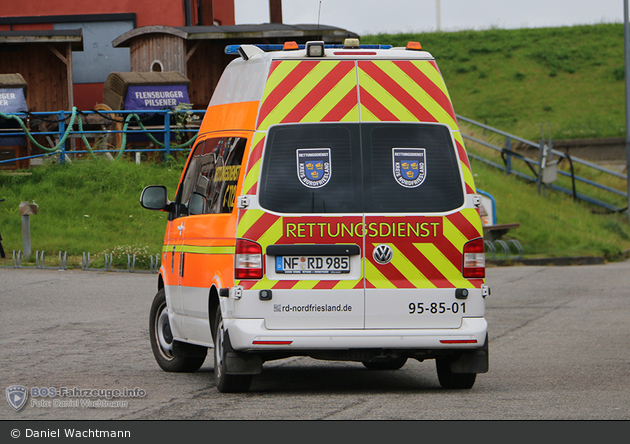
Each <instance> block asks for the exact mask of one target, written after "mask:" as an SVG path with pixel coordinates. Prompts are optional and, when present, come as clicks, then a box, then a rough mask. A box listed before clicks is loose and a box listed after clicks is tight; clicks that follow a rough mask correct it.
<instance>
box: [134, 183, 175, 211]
mask: <svg viewBox="0 0 630 444" xmlns="http://www.w3.org/2000/svg"><path fill="white" fill-rule="evenodd" d="M169 203H170V202H169V201H168V194H167V192H166V187H165V186H163V185H149V186H148V187H145V188H144V190H142V194H141V195H140V205H142V207H143V208H146V209H147V210H163V209H165V208H166V206H167V205H168V204H169Z"/></svg>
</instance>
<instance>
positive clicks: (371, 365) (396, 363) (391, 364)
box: [363, 356, 407, 370]
mask: <svg viewBox="0 0 630 444" xmlns="http://www.w3.org/2000/svg"><path fill="white" fill-rule="evenodd" d="M406 362H407V358H406V357H405V356H396V357H393V358H392V357H390V358H387V359H379V360H372V361H363V365H364V366H365V368H367V369H369V370H398V369H400V368H402V366H403V365H405V363H406Z"/></svg>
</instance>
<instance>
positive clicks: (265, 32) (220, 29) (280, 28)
mask: <svg viewBox="0 0 630 444" xmlns="http://www.w3.org/2000/svg"><path fill="white" fill-rule="evenodd" d="M151 33H163V34H171V35H176V36H178V37H181V38H183V39H185V40H232V41H238V40H242V41H248V42H251V40H269V39H272V40H277V41H278V42H280V41H284V40H288V39H297V40H305V39H308V40H324V41H326V42H327V43H342V42H343V40H344V39H345V38H347V37H351V38H358V37H359V36H358V34H355V33H354V32H351V31H348V30H346V29H343V28H337V27H335V26H328V25H317V24H301V25H286V24H284V23H261V24H258V25H229V26H179V27H171V26H144V27H142V28H135V29H132V30H131V31H128V32H126V33H124V34H123V35H121V36H119V37H117V38H116V39H115V40H114V41H112V45H113V46H114V47H129V45H130V43H131V40H133V38H134V37H138V36H141V35H145V34H151Z"/></svg>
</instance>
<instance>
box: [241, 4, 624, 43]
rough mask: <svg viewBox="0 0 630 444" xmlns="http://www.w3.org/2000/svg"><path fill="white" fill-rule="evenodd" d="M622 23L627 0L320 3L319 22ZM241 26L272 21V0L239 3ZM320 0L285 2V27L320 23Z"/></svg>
mask: <svg viewBox="0 0 630 444" xmlns="http://www.w3.org/2000/svg"><path fill="white" fill-rule="evenodd" d="M438 4H439V5H440V8H439V10H440V14H439V28H440V29H441V30H442V31H459V30H464V29H477V30H479V29H488V28H491V27H495V28H505V29H508V28H535V27H552V26H571V25H578V24H595V23H623V5H624V0H321V18H320V22H321V23H322V24H325V25H331V26H337V27H340V28H345V29H347V30H349V31H352V32H356V33H358V34H360V35H361V34H375V33H379V32H383V33H396V32H431V31H435V30H437V29H438V14H437V7H436V6H437V5H438ZM234 5H235V16H236V17H235V18H236V24H237V25H239V24H256V23H268V22H269V1H268V0H234ZM319 7H320V0H282V18H283V22H284V23H286V24H303V23H317V16H318V12H319Z"/></svg>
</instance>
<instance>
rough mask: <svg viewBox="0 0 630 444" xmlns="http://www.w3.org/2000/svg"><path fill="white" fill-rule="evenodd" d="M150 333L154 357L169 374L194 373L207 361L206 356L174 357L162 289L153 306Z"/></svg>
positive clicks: (171, 335) (164, 295) (171, 334)
mask: <svg viewBox="0 0 630 444" xmlns="http://www.w3.org/2000/svg"><path fill="white" fill-rule="evenodd" d="M149 317H150V322H149V333H150V340H151V349H152V350H153V356H155V360H156V361H157V363H158V365H159V366H160V367H161V368H162V370H164V371H167V372H194V371H197V370H199V368H200V367H201V366H202V365H203V362H204V361H205V360H206V358H205V356H203V357H200V356H195V357H175V356H174V355H173V344H174V342H175V341H174V340H173V333H172V331H171V324H170V322H169V319H168V310H167V306H166V294H165V292H164V289H163V288H162V289H160V291H158V292H157V294H156V295H155V298H154V299H153V304H151V314H150V316H149Z"/></svg>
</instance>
